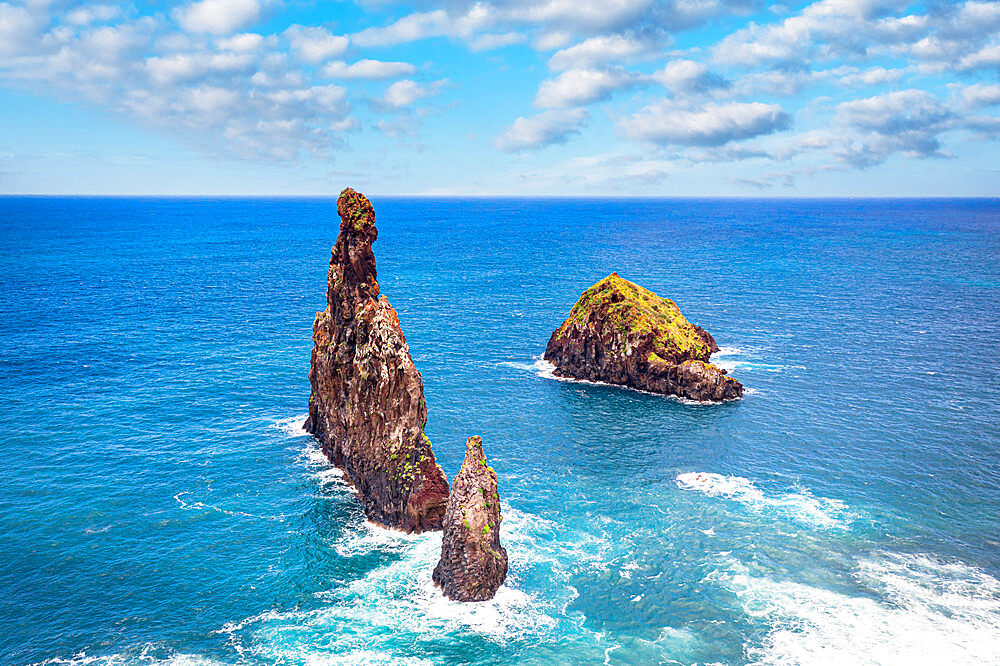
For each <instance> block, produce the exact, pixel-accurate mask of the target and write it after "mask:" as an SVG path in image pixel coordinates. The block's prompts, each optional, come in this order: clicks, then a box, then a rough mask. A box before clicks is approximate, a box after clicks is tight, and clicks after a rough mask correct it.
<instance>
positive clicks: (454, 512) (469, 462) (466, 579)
mask: <svg viewBox="0 0 1000 666" xmlns="http://www.w3.org/2000/svg"><path fill="white" fill-rule="evenodd" d="M502 520H503V517H502V516H501V515H500V495H499V494H498V493H497V475H496V472H494V471H493V468H491V467H490V466H489V465H487V464H486V454H485V453H484V452H483V440H482V438H481V437H470V438H469V441H468V442H466V444H465V461H464V462H463V463H462V469H461V470H460V471H459V472H458V476H456V477H455V479H454V481H453V482H452V486H451V497H449V498H448V510H447V513H446V514H445V517H444V537H443V539H442V542H441V560H440V561H439V562H438V564H437V566H436V567H435V568H434V575H433V578H434V582H435V583H436V584H437V585H439V586H441V588H442V589H443V590H444V593H445V595H447V596H448V597H449V598H450V599H454V600H455V601H486V600H488V599H492V598H493V596H494V595H495V594H496V592H497V589H499V587H500V586H501V585H503V582H504V580H505V579H506V578H507V551H506V550H505V549H504V547H503V546H501V545H500V522H501V521H502Z"/></svg>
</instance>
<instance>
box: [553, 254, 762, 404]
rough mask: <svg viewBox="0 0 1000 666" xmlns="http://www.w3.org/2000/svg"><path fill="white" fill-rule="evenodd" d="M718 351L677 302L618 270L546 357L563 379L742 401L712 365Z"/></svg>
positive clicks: (560, 332) (593, 292)
mask: <svg viewBox="0 0 1000 666" xmlns="http://www.w3.org/2000/svg"><path fill="white" fill-rule="evenodd" d="M718 350H719V346H718V345H717V344H716V342H715V339H714V338H712V336H711V335H710V334H709V333H708V332H707V331H705V330H704V329H702V328H701V327H699V326H694V325H692V324H691V323H690V322H688V320H687V319H685V318H684V315H682V314H681V311H680V309H679V308H678V307H677V305H676V304H675V303H674V302H673V301H671V300H670V299H667V298H660V297H659V296H657V295H656V294H654V293H653V292H651V291H649V290H648V289H644V288H643V287H640V286H639V285H637V284H634V283H632V282H629V281H628V280H624V279H622V278H621V277H619V276H618V274H617V273H612V274H611V275H609V276H608V277H606V278H604V279H603V280H601V281H600V282H598V283H597V284H595V285H594V286H592V287H590V288H589V289H587V291H585V292H584V293H583V295H582V296H581V297H580V300H579V301H577V303H576V305H574V306H573V309H572V310H571V311H570V314H569V318H568V319H567V320H566V321H565V322H563V324H562V326H560V327H559V328H558V329H556V331H555V332H554V333H553V334H552V337H551V338H549V344H548V345H547V346H546V348H545V359H546V360H548V361H549V362H551V363H553V364H554V365H555V366H556V369H555V374H557V375H559V376H561V377H572V378H574V379H586V380H590V381H598V382H605V383H608V384H618V385H621V386H629V387H631V388H636V389H640V390H643V391H651V392H653V393H664V394H669V395H677V396H681V397H684V398H690V399H692V400H699V401H708V400H730V399H734V398H739V397H741V396H742V395H743V385H742V384H740V383H739V382H738V381H736V380H735V379H733V378H732V377H728V376H726V373H725V371H723V370H721V369H720V368H718V367H716V366H714V365H712V364H711V363H709V362H708V360H709V357H710V356H711V355H712V353H713V352H716V351H718Z"/></svg>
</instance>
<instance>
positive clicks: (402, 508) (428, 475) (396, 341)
mask: <svg viewBox="0 0 1000 666" xmlns="http://www.w3.org/2000/svg"><path fill="white" fill-rule="evenodd" d="M337 212H338V213H339V215H340V219H341V222H340V235H339V236H338V237H337V243H336V244H335V245H334V246H333V255H332V257H331V258H330V271H329V273H328V274H327V290H326V299H327V307H326V309H325V310H323V311H322V312H318V313H316V320H315V321H314V322H313V343H314V346H313V350H312V363H311V367H310V370H309V382H310V384H311V387H312V392H311V395H310V397H309V419H308V420H307V421H306V429H307V430H308V431H309V432H311V433H312V434H314V435H316V437H317V439H319V441H320V444H321V446H322V449H323V452H324V453H325V454H326V456H327V457H328V458H329V459H330V460H331V461H332V462H333V463H334V464H336V465H338V466H339V467H342V468H343V469H344V470H345V472H346V473H347V476H348V478H349V479H350V480H351V482H352V483H353V484H354V486H355V487H356V489H357V490H358V492H359V494H360V495H361V499H362V501H363V502H364V507H365V514H366V515H367V517H368V519H369V520H372V521H374V522H377V523H380V524H382V525H385V526H388V527H396V528H400V529H403V530H405V531H407V532H422V531H425V530H437V529H441V525H442V520H443V518H444V513H445V506H446V502H447V499H448V480H447V478H446V477H445V475H444V472H442V471H441V467H440V466H438V464H437V462H436V461H435V459H434V452H433V451H432V450H431V443H430V440H429V439H428V438H427V437H426V436H425V435H424V426H425V425H426V423H427V403H426V402H425V401H424V385H423V379H422V378H421V376H420V372H419V371H418V370H417V369H416V367H415V366H414V365H413V359H412V358H411V357H410V351H409V347H408V346H407V344H406V338H405V337H404V336H403V331H402V329H401V328H400V326H399V317H398V315H397V314H396V310H395V309H393V307H392V306H391V305H389V301H388V300H387V299H386V298H385V297H384V296H381V297H380V295H379V285H378V279H377V274H376V271H375V254H374V253H373V252H372V243H374V242H375V239H376V238H378V229H376V228H375V211H374V209H373V208H372V205H371V202H370V201H368V199H367V197H365V196H364V195H363V194H361V193H359V192H355V191H354V190H352V189H350V188H348V189H346V190H344V191H343V192H341V194H340V198H339V199H338V200H337Z"/></svg>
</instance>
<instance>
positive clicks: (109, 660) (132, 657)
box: [33, 643, 221, 666]
mask: <svg viewBox="0 0 1000 666" xmlns="http://www.w3.org/2000/svg"><path fill="white" fill-rule="evenodd" d="M166 652H168V651H166V650H164V649H163V648H159V647H157V646H155V645H153V644H152V643H147V644H146V645H144V646H142V647H141V648H139V649H137V650H135V651H134V652H121V653H115V654H110V655H101V656H91V655H88V654H87V653H85V652H80V653H78V654H75V655H73V656H72V657H53V658H52V659H46V660H45V661H40V662H36V663H35V664H34V665H33V666H56V665H58V666H132V665H133V664H134V665H139V664H143V665H145V666H215V665H216V664H219V663H221V662H218V661H215V660H213V659H209V658H207V657H201V656H198V655H192V654H182V653H178V652H170V653H169V654H166V655H164V653H166Z"/></svg>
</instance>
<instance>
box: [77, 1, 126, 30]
mask: <svg viewBox="0 0 1000 666" xmlns="http://www.w3.org/2000/svg"><path fill="white" fill-rule="evenodd" d="M120 15H121V9H120V8H119V7H116V6H115V5H89V6H86V7H80V8H79V9H75V10H73V11H71V12H70V13H69V14H67V15H66V22H67V23H69V24H71V25H90V24H91V23H106V22H108V21H110V20H112V19H114V18H117V17H118V16H120Z"/></svg>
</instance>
